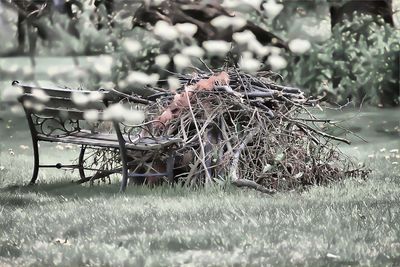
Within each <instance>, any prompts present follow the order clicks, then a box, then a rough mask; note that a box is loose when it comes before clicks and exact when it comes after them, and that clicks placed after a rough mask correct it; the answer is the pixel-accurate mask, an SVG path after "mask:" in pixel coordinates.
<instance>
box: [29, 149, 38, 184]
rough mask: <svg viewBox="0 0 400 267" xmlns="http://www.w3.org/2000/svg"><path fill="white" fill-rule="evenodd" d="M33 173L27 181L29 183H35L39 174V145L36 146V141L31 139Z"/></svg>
mask: <svg viewBox="0 0 400 267" xmlns="http://www.w3.org/2000/svg"><path fill="white" fill-rule="evenodd" d="M33 157H34V159H33V164H34V166H33V174H32V179H31V181H30V182H29V185H33V184H35V182H36V180H37V177H38V174H39V146H38V141H33Z"/></svg>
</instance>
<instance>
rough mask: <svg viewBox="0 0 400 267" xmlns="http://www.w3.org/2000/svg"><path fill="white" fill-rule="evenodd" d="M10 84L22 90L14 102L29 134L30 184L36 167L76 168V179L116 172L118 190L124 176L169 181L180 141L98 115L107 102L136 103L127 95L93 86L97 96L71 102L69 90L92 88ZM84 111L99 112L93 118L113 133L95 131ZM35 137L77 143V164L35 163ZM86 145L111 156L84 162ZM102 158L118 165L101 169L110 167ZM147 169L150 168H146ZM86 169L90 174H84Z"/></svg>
mask: <svg viewBox="0 0 400 267" xmlns="http://www.w3.org/2000/svg"><path fill="white" fill-rule="evenodd" d="M12 85H13V86H17V87H19V88H21V89H22V92H21V93H22V94H21V95H20V96H19V98H18V101H19V102H20V103H21V104H22V105H23V108H24V111H25V115H26V118H27V121H28V124H29V129H30V133H31V137H32V143H33V152H34V168H33V174H32V178H31V181H30V184H34V183H35V182H36V180H37V177H38V173H39V169H40V168H57V169H67V168H69V169H71V168H72V169H78V170H79V174H80V180H79V181H78V182H79V183H83V182H86V181H92V180H94V179H99V178H104V177H107V176H109V175H111V174H115V173H121V174H122V180H121V185H120V191H121V192H122V191H125V189H126V186H127V182H128V178H129V177H161V176H164V177H166V178H167V179H168V181H169V182H172V181H173V178H174V176H173V168H174V159H175V150H176V149H177V147H179V146H180V144H181V140H180V139H178V138H172V137H168V136H158V137H155V136H152V135H151V134H147V136H146V137H142V136H138V132H139V131H140V129H143V128H145V126H146V124H142V125H127V124H126V123H124V122H122V121H119V120H115V119H105V118H103V119H102V116H101V115H102V114H104V111H105V110H106V109H107V108H108V107H109V106H110V105H111V104H113V103H114V104H115V103H119V102H121V101H123V100H126V99H127V98H128V100H133V101H135V102H140V99H137V98H134V97H132V98H133V99H129V96H128V95H123V94H118V93H117V92H115V91H108V90H99V91H96V92H98V93H97V96H100V97H98V98H97V99H94V100H92V101H89V102H87V103H84V104H77V103H76V102H77V101H74V99H73V97H74V96H73V95H74V94H79V95H83V96H86V97H89V96H90V94H93V91H85V90H73V89H59V88H40V87H35V86H29V85H23V84H20V83H19V82H18V81H14V82H13V83H12ZM143 101H144V100H143ZM88 110H91V111H93V110H95V111H97V112H98V114H100V116H99V118H100V119H99V120H98V121H101V122H104V121H108V122H109V124H110V125H112V129H113V132H112V133H104V132H98V131H96V129H97V128H96V127H95V126H94V124H93V123H90V122H89V121H88V119H87V117H86V119H85V112H87V111H88ZM147 125H148V124H147ZM40 141H42V142H62V143H70V144H76V145H80V147H81V148H80V154H79V158H78V160H77V163H76V164H67V165H63V164H61V163H57V164H52V165H48V164H40V162H39V146H38V143H39V142H40ZM88 148H90V149H92V151H95V152H96V151H100V150H102V149H103V150H107V151H109V152H110V151H111V152H112V153H114V155H117V157H116V158H117V159H116V158H115V157H114V158H106V159H104V158H103V159H102V160H103V162H99V160H98V159H97V160H96V162H93V160H92V163H91V164H88V162H87V160H88V157H90V156H88V155H87V150H88ZM155 159H156V160H158V161H159V162H160V161H161V162H163V164H165V168H163V169H164V170H165V171H163V172H160V171H157V170H154V168H152V166H151V163H149V162H151V161H154V160H155ZM107 160H116V161H119V162H120V163H119V166H118V167H115V164H111V165H112V166H113V167H112V168H109V167H108V168H105V167H104V166H106V165H107V166H111V165H109V164H107V162H106V161H107ZM101 163H103V165H102V164H101ZM144 169H147V171H146V170H144ZM149 169H151V172H148V170H149ZM143 170H144V171H143ZM88 172H91V173H92V175H87V173H88Z"/></svg>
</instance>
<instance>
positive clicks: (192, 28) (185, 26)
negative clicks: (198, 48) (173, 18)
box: [175, 23, 198, 37]
mask: <svg viewBox="0 0 400 267" xmlns="http://www.w3.org/2000/svg"><path fill="white" fill-rule="evenodd" d="M175 28H176V29H177V31H178V32H180V33H181V34H183V35H186V36H188V37H192V36H193V35H195V34H196V32H197V30H198V28H197V25H195V24H193V23H178V24H175Z"/></svg>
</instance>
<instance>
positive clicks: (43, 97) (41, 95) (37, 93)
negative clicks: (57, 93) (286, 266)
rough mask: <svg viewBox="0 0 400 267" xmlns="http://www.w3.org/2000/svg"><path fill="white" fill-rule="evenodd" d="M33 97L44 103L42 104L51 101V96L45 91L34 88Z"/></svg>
mask: <svg viewBox="0 0 400 267" xmlns="http://www.w3.org/2000/svg"><path fill="white" fill-rule="evenodd" d="M32 95H33V96H34V97H35V98H36V99H38V100H39V101H42V102H47V101H49V100H50V96H49V95H48V94H46V92H45V91H43V90H42V89H39V88H33V89H32Z"/></svg>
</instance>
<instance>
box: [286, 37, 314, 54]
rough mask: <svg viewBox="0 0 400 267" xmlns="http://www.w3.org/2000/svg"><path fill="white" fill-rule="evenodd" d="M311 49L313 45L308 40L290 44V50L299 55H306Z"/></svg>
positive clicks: (296, 40)
mask: <svg viewBox="0 0 400 267" xmlns="http://www.w3.org/2000/svg"><path fill="white" fill-rule="evenodd" d="M310 48H311V44H310V42H309V41H308V40H303V39H293V40H292V41H290V42H289V49H290V50H291V51H292V52H293V53H295V54H298V55H301V54H304V53H305V52H307V51H308V50H309V49H310Z"/></svg>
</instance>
